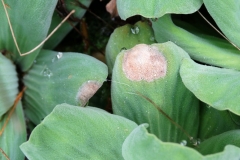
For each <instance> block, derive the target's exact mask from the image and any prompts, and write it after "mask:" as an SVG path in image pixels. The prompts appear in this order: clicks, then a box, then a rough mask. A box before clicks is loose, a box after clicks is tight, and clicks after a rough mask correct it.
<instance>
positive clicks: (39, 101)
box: [23, 50, 108, 124]
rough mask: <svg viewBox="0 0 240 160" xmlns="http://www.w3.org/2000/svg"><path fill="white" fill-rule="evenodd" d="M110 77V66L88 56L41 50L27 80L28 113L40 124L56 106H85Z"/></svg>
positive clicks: (26, 110) (31, 118) (32, 119)
mask: <svg viewBox="0 0 240 160" xmlns="http://www.w3.org/2000/svg"><path fill="white" fill-rule="evenodd" d="M58 57H59V58H58ZM107 74H108V72H107V66H106V65H105V64H103V63H102V62H100V61H98V60H96V59H95V58H93V57H90V56H88V55H84V54H81V53H71V52H66V53H62V52H54V51H48V50H42V51H41V52H40V54H39V56H38V57H37V59H36V63H35V64H34V65H33V67H32V68H31V70H30V71H29V72H28V74H27V75H26V76H25V77H24V84H25V85H26V86H27V90H26V92H25V96H24V101H23V102H24V106H25V107H26V109H25V113H26V115H27V116H28V117H29V118H30V120H31V121H33V122H34V123H35V124H38V123H39V122H40V121H41V120H42V119H43V118H44V117H45V116H46V115H47V114H49V113H50V112H51V111H52V109H53V108H54V107H55V106H56V105H57V104H60V103H68V104H72V105H82V106H84V105H85V104H86V103H87V101H88V99H90V98H91V96H92V95H90V93H93V91H94V90H96V91H97V89H98V88H97V87H101V85H102V83H103V82H104V81H105V79H106V77H107ZM81 88H83V89H85V90H84V92H85V93H84V92H82V91H83V90H81ZM80 92H81V94H80ZM88 93H89V94H88ZM93 94H94V93H93Z"/></svg>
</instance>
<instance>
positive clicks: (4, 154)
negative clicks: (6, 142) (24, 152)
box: [0, 148, 10, 160]
mask: <svg viewBox="0 0 240 160" xmlns="http://www.w3.org/2000/svg"><path fill="white" fill-rule="evenodd" d="M0 152H1V153H2V154H3V156H4V157H5V158H6V159H7V160H10V158H9V157H8V156H7V154H6V153H5V152H4V151H3V150H2V148H0Z"/></svg>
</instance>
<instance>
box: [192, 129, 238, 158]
mask: <svg viewBox="0 0 240 160" xmlns="http://www.w3.org/2000/svg"><path fill="white" fill-rule="evenodd" d="M226 145H234V146H237V147H240V130H239V129H238V130H232V131H228V132H224V133H222V134H219V135H216V136H214V137H211V138H209V139H207V140H205V141H203V142H202V143H201V144H200V145H199V146H198V147H197V148H196V149H197V150H198V151H199V152H200V153H201V154H203V155H208V154H212V153H217V152H221V151H223V149H224V147H225V146H226ZM239 157H240V156H238V158H239Z"/></svg>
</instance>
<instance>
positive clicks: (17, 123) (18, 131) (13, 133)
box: [0, 102, 27, 160]
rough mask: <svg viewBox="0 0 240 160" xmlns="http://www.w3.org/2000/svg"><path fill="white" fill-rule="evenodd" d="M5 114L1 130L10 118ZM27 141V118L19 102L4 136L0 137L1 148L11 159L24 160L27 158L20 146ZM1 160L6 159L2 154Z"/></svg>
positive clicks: (0, 126)
mask: <svg viewBox="0 0 240 160" xmlns="http://www.w3.org/2000/svg"><path fill="white" fill-rule="evenodd" d="M8 113H9V112H7V114H5V115H4V116H3V117H2V119H1V120H0V129H2V127H3V125H4V122H5V121H6V119H7V117H8ZM26 139H27V133H26V125H25V117H24V115H23V108H22V103H21V102H18V104H17V106H16V109H15V111H14V112H13V114H12V116H11V118H10V120H9V121H8V124H7V126H6V128H5V129H4V132H3V134H2V135H1V136H0V148H1V149H2V150H3V151H4V152H5V153H6V154H7V156H8V157H9V158H10V159H19V160H24V158H25V156H24V154H23V153H22V151H21V150H20V148H19V146H20V145H21V144H22V143H23V142H25V141H26ZM0 160H6V158H5V157H4V156H3V155H2V153H0Z"/></svg>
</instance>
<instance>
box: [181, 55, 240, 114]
mask: <svg viewBox="0 0 240 160" xmlns="http://www.w3.org/2000/svg"><path fill="white" fill-rule="evenodd" d="M180 74H181V77H182V80H183V83H184V84H185V86H186V87H187V88H188V89H189V90H190V91H191V92H193V93H194V95H195V96H196V97H197V98H199V99H200V100H201V101H203V102H205V103H207V104H208V105H210V106H212V107H214V108H216V109H218V110H230V111H231V112H233V113H235V114H237V115H240V103H239V99H240V94H239V90H240V83H239V79H240V72H239V71H236V70H231V69H224V68H217V67H212V66H204V65H200V64H197V63H195V62H194V61H193V60H191V59H184V60H183V62H182V65H181V70H180Z"/></svg>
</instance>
